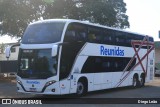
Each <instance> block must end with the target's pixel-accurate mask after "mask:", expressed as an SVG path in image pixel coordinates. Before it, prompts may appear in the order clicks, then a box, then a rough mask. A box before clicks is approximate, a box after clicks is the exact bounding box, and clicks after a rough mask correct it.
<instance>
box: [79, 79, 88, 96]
mask: <svg viewBox="0 0 160 107" xmlns="http://www.w3.org/2000/svg"><path fill="white" fill-rule="evenodd" d="M86 92H87V91H86V85H85V83H84V82H83V81H78V83H77V95H78V96H82V95H85V94H86Z"/></svg>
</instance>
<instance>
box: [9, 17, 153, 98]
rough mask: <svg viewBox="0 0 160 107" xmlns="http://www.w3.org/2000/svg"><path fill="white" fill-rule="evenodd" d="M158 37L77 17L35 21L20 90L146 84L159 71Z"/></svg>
mask: <svg viewBox="0 0 160 107" xmlns="http://www.w3.org/2000/svg"><path fill="white" fill-rule="evenodd" d="M153 42H154V41H153V38H152V37H149V36H146V35H141V34H137V33H131V32H127V31H123V30H118V29H114V28H110V27H105V26H101V25H97V24H91V23H89V22H83V21H77V20H70V19H51V20H43V21H38V22H35V23H32V24H30V25H29V26H28V28H27V29H26V31H25V33H24V36H23V39H22V42H21V44H20V50H19V58H18V62H19V63H18V72H17V90H18V92H21V93H34V94H53V95H63V94H71V93H77V94H78V95H83V94H85V93H86V92H90V91H95V90H103V89H109V88H117V87H124V86H133V87H142V86H144V84H145V83H146V82H149V81H151V80H153V76H154V72H153V70H154V57H155V56H154V43H153ZM8 55H9V54H8Z"/></svg>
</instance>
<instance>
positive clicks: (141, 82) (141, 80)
mask: <svg viewBox="0 0 160 107" xmlns="http://www.w3.org/2000/svg"><path fill="white" fill-rule="evenodd" d="M144 84H145V76H141V78H140V87H143V86H144Z"/></svg>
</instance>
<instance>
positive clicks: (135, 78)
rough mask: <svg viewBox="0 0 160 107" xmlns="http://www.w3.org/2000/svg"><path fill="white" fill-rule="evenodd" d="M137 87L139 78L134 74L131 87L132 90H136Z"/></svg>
mask: <svg viewBox="0 0 160 107" xmlns="http://www.w3.org/2000/svg"><path fill="white" fill-rule="evenodd" d="M138 85H139V78H138V74H137V73H135V74H134V75H133V81H132V86H133V88H137V87H138Z"/></svg>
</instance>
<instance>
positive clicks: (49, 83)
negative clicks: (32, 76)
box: [45, 80, 56, 87]
mask: <svg viewBox="0 0 160 107" xmlns="http://www.w3.org/2000/svg"><path fill="white" fill-rule="evenodd" d="M55 82H56V81H55V80H52V81H48V82H47V83H46V84H45V87H48V86H50V85H52V84H54V83H55Z"/></svg>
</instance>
